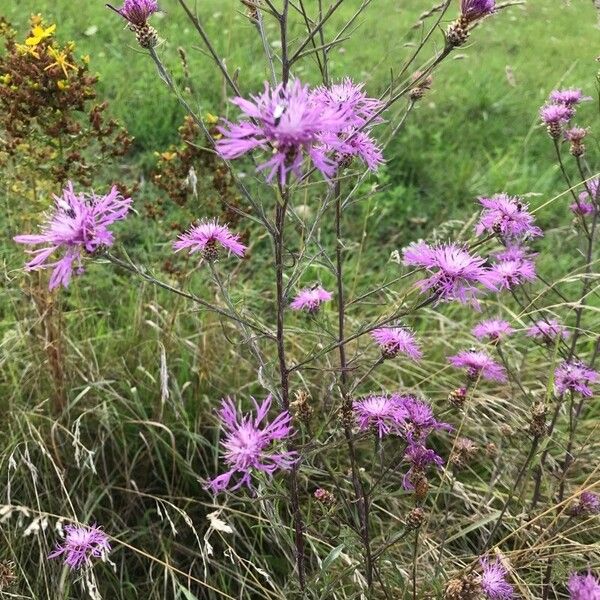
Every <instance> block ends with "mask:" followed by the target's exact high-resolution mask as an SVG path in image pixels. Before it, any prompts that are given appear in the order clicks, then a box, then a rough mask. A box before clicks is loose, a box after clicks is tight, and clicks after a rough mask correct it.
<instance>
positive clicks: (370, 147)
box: [320, 128, 385, 172]
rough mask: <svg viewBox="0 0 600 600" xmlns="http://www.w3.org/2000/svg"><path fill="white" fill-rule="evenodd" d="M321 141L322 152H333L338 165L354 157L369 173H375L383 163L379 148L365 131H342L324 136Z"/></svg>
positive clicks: (350, 129)
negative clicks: (361, 162) (363, 164)
mask: <svg viewBox="0 0 600 600" xmlns="http://www.w3.org/2000/svg"><path fill="white" fill-rule="evenodd" d="M321 140H322V142H323V145H322V146H320V148H321V149H322V151H323V152H330V151H331V152H334V154H335V156H336V157H337V158H336V164H338V165H339V164H343V163H345V162H347V161H348V160H349V159H350V158H354V157H355V158H359V159H360V160H362V161H363V162H364V163H365V165H367V168H368V169H369V171H373V172H375V171H377V169H378V168H379V167H380V166H381V165H382V164H383V163H384V162H385V160H384V158H383V152H382V151H381V148H380V147H379V146H378V144H377V142H375V141H374V140H373V138H372V137H371V136H370V135H369V134H368V133H366V132H365V131H357V130H356V129H354V128H349V129H344V131H342V132H340V133H338V134H324V135H323V136H322V137H321Z"/></svg>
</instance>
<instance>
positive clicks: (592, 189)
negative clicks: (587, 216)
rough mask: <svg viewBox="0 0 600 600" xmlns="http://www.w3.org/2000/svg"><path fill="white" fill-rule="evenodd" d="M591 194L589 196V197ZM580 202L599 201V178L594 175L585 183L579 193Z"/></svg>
mask: <svg viewBox="0 0 600 600" xmlns="http://www.w3.org/2000/svg"><path fill="white" fill-rule="evenodd" d="M590 194H591V198H590ZM579 201H580V202H585V201H587V202H593V203H594V202H595V203H598V202H600V179H599V178H598V177H595V178H594V179H590V180H589V181H587V182H586V184H585V190H584V191H583V192H581V193H580V194H579Z"/></svg>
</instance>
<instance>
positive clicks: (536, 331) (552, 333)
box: [527, 319, 570, 344]
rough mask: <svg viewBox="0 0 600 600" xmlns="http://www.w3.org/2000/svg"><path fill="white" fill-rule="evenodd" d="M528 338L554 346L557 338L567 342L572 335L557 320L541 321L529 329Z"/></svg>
mask: <svg viewBox="0 0 600 600" xmlns="http://www.w3.org/2000/svg"><path fill="white" fill-rule="evenodd" d="M527 336H528V337H531V338H534V339H536V340H543V341H545V342H548V343H551V344H552V343H554V341H555V340H556V338H557V337H561V338H562V339H563V340H566V339H567V338H568V337H569V336H570V333H569V332H568V331H567V328H566V327H565V326H564V325H563V324H562V323H559V322H558V320H557V319H540V320H539V321H536V322H535V323H534V324H533V325H532V326H531V327H529V329H527Z"/></svg>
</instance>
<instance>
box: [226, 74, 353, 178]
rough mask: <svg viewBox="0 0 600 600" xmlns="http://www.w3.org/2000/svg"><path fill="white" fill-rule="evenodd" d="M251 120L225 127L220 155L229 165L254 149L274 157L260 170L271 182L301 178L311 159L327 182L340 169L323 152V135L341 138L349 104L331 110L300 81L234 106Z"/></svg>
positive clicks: (267, 87)
mask: <svg viewBox="0 0 600 600" xmlns="http://www.w3.org/2000/svg"><path fill="white" fill-rule="evenodd" d="M232 102H233V103H234V104H236V105H237V106H238V107H239V108H240V109H241V110H242V112H243V113H244V115H245V116H246V117H248V119H247V120H242V121H240V122H239V123H237V124H236V123H231V122H226V123H225V125H226V126H225V127H221V128H220V132H221V133H222V134H223V138H222V139H220V140H218V141H217V145H216V148H217V151H218V152H219V154H220V155H221V156H222V157H223V158H225V159H233V158H238V157H240V156H242V155H244V154H246V153H248V152H250V151H251V150H254V149H255V148H262V149H263V150H269V149H270V150H272V156H271V158H269V160H267V162H265V163H263V164H261V165H260V166H259V167H258V169H259V170H263V169H268V170H269V174H268V176H267V180H268V181H271V180H272V179H273V178H274V177H275V176H277V179H278V180H279V182H280V183H281V184H285V182H286V180H287V176H288V174H289V173H293V174H294V175H296V177H299V176H301V174H302V170H301V167H302V161H303V158H304V155H308V156H309V157H310V159H311V160H312V162H313V164H314V166H315V167H316V168H317V169H318V170H319V171H321V172H322V173H323V174H324V175H325V177H331V176H332V175H333V173H334V171H335V164H334V163H333V162H332V161H331V160H330V159H329V158H327V157H326V155H325V152H324V151H323V149H322V148H318V147H317V145H318V144H319V142H320V141H321V140H320V134H321V133H323V132H333V133H336V132H339V131H341V130H342V129H344V128H345V127H346V126H347V123H348V107H347V106H346V105H344V104H341V105H337V106H332V107H326V106H323V105H322V104H318V103H316V102H314V101H313V100H312V99H311V96H310V93H309V91H308V86H303V85H302V84H301V83H300V81H299V80H297V79H296V80H294V81H293V82H290V83H289V84H288V85H287V86H283V85H278V86H277V87H275V88H273V89H271V88H269V85H268V84H267V83H265V90H264V92H263V93H262V94H260V95H259V96H252V97H251V100H245V99H244V98H234V99H233V100H232Z"/></svg>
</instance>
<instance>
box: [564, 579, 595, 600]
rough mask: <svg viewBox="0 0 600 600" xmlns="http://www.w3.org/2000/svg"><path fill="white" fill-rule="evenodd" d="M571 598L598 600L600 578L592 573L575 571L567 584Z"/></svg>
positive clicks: (572, 599) (570, 599) (574, 599)
mask: <svg viewBox="0 0 600 600" xmlns="http://www.w3.org/2000/svg"><path fill="white" fill-rule="evenodd" d="M567 587H568V589H569V600H598V598H600V580H599V579H598V578H597V577H595V576H594V575H593V574H592V573H586V574H585V575H584V574H579V573H573V574H572V575H571V576H570V577H569V582H568V584H567Z"/></svg>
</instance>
